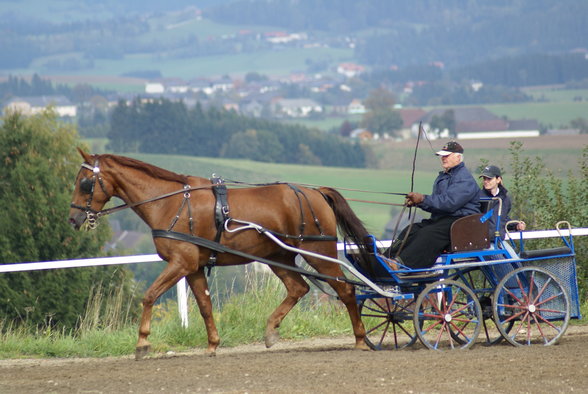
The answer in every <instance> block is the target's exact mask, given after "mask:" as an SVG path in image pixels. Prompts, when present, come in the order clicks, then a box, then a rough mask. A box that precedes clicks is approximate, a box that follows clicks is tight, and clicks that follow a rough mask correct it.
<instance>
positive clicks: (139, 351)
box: [135, 345, 151, 361]
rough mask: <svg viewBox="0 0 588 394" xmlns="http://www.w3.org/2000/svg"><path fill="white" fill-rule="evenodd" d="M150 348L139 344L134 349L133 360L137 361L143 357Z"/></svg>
mask: <svg viewBox="0 0 588 394" xmlns="http://www.w3.org/2000/svg"><path fill="white" fill-rule="evenodd" d="M150 350H151V346H149V345H145V346H139V347H137V348H136V349H135V361H139V360H142V359H144V358H145V356H147V354H148V353H149V351H150Z"/></svg>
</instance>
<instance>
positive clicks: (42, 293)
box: [0, 112, 128, 327]
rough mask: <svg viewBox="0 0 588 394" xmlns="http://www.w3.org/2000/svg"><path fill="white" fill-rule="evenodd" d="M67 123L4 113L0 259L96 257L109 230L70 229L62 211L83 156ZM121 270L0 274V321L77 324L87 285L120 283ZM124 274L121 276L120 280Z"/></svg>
mask: <svg viewBox="0 0 588 394" xmlns="http://www.w3.org/2000/svg"><path fill="white" fill-rule="evenodd" d="M79 144H80V143H79V140H78V137H77V133H76V132H75V130H74V129H73V127H72V126H71V125H67V124H64V123H60V122H58V120H57V116H56V114H55V113H53V112H46V113H44V114H41V115H36V116H33V117H30V118H25V117H23V116H22V115H20V114H18V113H13V114H9V115H8V116H6V117H5V118H4V119H3V123H2V126H1V127H0V162H1V163H2V171H1V172H0V205H1V206H2V207H4V208H5V209H2V210H0V263H1V264H10V263H20V262H28V261H49V260H62V259H70V258H83V257H95V256H98V255H100V254H101V252H100V249H101V247H102V245H104V244H105V242H106V240H107V239H108V236H109V229H108V227H106V226H101V227H99V228H98V229H97V231H93V232H87V233H78V232H74V230H73V229H72V228H71V226H70V225H69V223H68V222H67V216H68V212H69V203H70V201H71V200H70V199H71V192H72V182H73V180H74V179H75V176H76V173H77V171H78V170H79V168H80V167H79V165H80V162H81V158H80V157H79V155H78V154H77V152H76V151H75V147H76V146H77V145H79ZM127 273H128V271H127V270H121V269H119V268H114V269H113V268H110V267H109V268H94V267H92V268H75V269H58V270H47V271H31V272H23V273H6V274H2V276H0V321H1V320H7V321H21V322H22V321H26V322H27V323H28V324H31V325H34V326H47V325H51V326H52V325H57V326H61V327H74V326H75V324H76V323H78V320H79V317H80V315H81V314H82V313H83V312H84V308H85V305H86V303H87V301H88V297H89V293H90V288H91V287H92V285H93V284H96V283H99V282H103V283H110V284H111V286H119V285H120V283H121V281H124V279H126V278H128V275H127ZM121 276H122V278H121Z"/></svg>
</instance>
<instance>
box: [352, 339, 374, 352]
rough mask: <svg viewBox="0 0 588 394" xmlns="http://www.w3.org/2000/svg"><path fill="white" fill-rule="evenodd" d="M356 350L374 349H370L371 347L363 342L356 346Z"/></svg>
mask: <svg viewBox="0 0 588 394" xmlns="http://www.w3.org/2000/svg"><path fill="white" fill-rule="evenodd" d="M355 350H363V351H366V350H372V349H370V347H369V346H368V345H367V344H366V343H365V342H364V341H363V340H362V341H361V342H357V343H356V344H355Z"/></svg>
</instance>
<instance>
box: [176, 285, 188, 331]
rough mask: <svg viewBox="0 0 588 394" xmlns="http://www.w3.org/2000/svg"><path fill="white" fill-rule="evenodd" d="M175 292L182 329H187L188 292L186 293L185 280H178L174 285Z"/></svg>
mask: <svg viewBox="0 0 588 394" xmlns="http://www.w3.org/2000/svg"><path fill="white" fill-rule="evenodd" d="M176 290H177V293H178V310H179V313H180V319H181V321H182V327H184V328H188V292H187V291H186V278H182V279H180V281H179V282H178V283H177V284H176Z"/></svg>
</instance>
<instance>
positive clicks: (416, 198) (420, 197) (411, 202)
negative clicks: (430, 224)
mask: <svg viewBox="0 0 588 394" xmlns="http://www.w3.org/2000/svg"><path fill="white" fill-rule="evenodd" d="M424 200H425V195H424V194H421V193H415V192H410V193H408V194H407V195H406V205H407V206H409V207H412V206H415V205H418V204H420V203H422V202H423V201H424Z"/></svg>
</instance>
